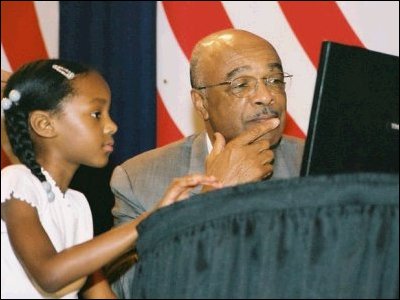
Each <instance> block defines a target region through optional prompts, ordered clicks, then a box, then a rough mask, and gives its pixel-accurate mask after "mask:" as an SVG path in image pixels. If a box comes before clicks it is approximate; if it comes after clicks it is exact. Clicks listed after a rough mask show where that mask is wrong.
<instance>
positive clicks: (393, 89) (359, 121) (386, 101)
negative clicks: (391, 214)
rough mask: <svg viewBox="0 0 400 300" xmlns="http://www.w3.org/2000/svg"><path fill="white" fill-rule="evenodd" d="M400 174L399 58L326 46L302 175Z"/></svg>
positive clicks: (323, 50) (319, 70) (336, 44)
mask: <svg viewBox="0 0 400 300" xmlns="http://www.w3.org/2000/svg"><path fill="white" fill-rule="evenodd" d="M398 171H399V58H398V57H397V56H392V55H388V54H383V53H379V52H375V51H370V50H367V49H364V48H360V47H355V46H348V45H342V44H338V43H333V42H328V41H327V42H323V44H322V50H321V55H320V62H319V67H318V73H317V81H316V85H315V91H314V99H313V104H312V109H311V115H310V122H309V128H308V133H307V139H306V144H305V149H304V155H303V162H302V167H301V172H300V174H301V176H307V175H319V174H336V173H353V172H379V173H381V172H385V173H393V172H397V173H398Z"/></svg>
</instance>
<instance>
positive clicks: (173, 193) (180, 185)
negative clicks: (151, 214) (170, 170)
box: [155, 174, 223, 209]
mask: <svg viewBox="0 0 400 300" xmlns="http://www.w3.org/2000/svg"><path fill="white" fill-rule="evenodd" d="M198 185H206V186H211V187H213V188H215V189H219V188H222V187H223V185H222V183H221V182H219V181H218V180H217V179H216V178H215V177H214V176H206V175H203V174H192V175H187V176H184V177H179V178H176V179H174V180H173V181H172V183H171V185H170V186H169V188H168V189H167V191H166V192H165V194H164V197H163V198H162V199H161V200H160V201H159V202H158V204H157V205H156V207H155V209H158V208H161V207H164V206H167V205H171V204H172V203H175V202H178V201H182V200H183V199H186V198H188V197H189V192H190V191H191V190H192V189H194V188H195V187H197V186H198Z"/></svg>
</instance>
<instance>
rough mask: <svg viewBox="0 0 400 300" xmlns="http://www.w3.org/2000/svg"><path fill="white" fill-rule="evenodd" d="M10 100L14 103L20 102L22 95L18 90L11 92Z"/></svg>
mask: <svg viewBox="0 0 400 300" xmlns="http://www.w3.org/2000/svg"><path fill="white" fill-rule="evenodd" d="M8 98H9V99H10V100H11V101H12V102H18V101H19V99H21V93H20V92H19V91H17V90H11V91H10V93H9V94H8Z"/></svg>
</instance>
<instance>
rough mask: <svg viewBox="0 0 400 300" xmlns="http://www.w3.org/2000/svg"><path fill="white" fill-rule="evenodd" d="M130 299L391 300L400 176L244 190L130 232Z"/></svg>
mask: <svg viewBox="0 0 400 300" xmlns="http://www.w3.org/2000/svg"><path fill="white" fill-rule="evenodd" d="M137 251H138V256H139V261H138V264H137V265H136V273H135V279H134V283H133V286H132V293H133V295H134V297H136V298H150V299H151V298H314V299H315V298H336V299H337V298H359V299H360V298H398V296H399V177H398V175H384V174H355V175H336V176H320V177H308V178H297V179H292V180H279V181H270V182H259V183H254V184H246V185H241V186H237V187H233V188H227V189H223V190H219V191H214V192H211V193H207V194H203V195H198V196H194V197H192V198H191V199H189V200H187V201H183V202H180V203H177V204H175V205H172V206H170V207H166V208H163V209H161V210H160V211H158V212H156V213H155V214H153V215H151V216H150V217H149V218H148V219H147V220H145V221H144V222H143V223H142V224H141V225H140V227H139V240H138V243H137Z"/></svg>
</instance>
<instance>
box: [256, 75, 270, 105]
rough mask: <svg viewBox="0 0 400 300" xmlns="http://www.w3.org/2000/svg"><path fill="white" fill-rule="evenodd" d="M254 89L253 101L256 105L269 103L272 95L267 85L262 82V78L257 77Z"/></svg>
mask: <svg viewBox="0 0 400 300" xmlns="http://www.w3.org/2000/svg"><path fill="white" fill-rule="evenodd" d="M255 88H256V90H255V92H254V95H253V97H252V98H253V102H254V104H256V105H269V104H270V103H271V102H272V100H273V95H272V93H271V90H270V89H269V87H268V86H267V85H266V84H264V82H263V80H262V79H258V81H257V85H256V87H255Z"/></svg>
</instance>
